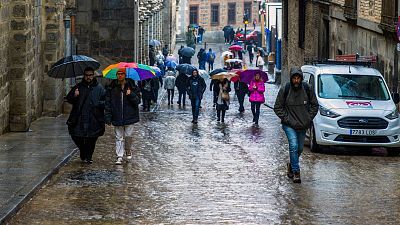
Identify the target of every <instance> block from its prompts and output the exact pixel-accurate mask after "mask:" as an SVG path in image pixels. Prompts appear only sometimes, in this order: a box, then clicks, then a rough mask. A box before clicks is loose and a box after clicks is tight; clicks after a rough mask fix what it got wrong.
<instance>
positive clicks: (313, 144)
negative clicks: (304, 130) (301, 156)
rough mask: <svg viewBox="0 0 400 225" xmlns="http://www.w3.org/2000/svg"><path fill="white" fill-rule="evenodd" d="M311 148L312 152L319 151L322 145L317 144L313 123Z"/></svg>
mask: <svg viewBox="0 0 400 225" xmlns="http://www.w3.org/2000/svg"><path fill="white" fill-rule="evenodd" d="M310 150H311V152H319V150H320V146H319V144H317V140H316V138H315V130H314V126H313V125H311V127H310Z"/></svg>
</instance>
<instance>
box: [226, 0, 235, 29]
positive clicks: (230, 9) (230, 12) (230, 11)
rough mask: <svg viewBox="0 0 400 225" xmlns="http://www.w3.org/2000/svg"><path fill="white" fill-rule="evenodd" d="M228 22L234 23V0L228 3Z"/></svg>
mask: <svg viewBox="0 0 400 225" xmlns="http://www.w3.org/2000/svg"><path fill="white" fill-rule="evenodd" d="M228 23H229V24H235V23H236V3H235V2H231V3H228Z"/></svg>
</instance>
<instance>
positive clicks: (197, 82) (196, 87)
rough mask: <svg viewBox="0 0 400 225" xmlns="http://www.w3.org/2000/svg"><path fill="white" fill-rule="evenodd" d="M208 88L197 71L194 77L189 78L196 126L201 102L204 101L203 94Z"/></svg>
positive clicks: (189, 89)
mask: <svg viewBox="0 0 400 225" xmlns="http://www.w3.org/2000/svg"><path fill="white" fill-rule="evenodd" d="M206 88H207V85H206V82H205V81H204V79H203V78H202V77H201V76H199V71H198V70H197V69H196V70H193V71H192V76H190V77H189V85H188V89H187V93H188V95H189V98H190V101H191V104H192V114H193V120H192V123H194V124H197V120H198V118H199V112H200V105H201V100H202V99H203V94H204V91H205V90H206Z"/></svg>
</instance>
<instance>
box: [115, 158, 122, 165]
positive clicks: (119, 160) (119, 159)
mask: <svg viewBox="0 0 400 225" xmlns="http://www.w3.org/2000/svg"><path fill="white" fill-rule="evenodd" d="M121 164H122V157H118V158H117V161H115V165H121Z"/></svg>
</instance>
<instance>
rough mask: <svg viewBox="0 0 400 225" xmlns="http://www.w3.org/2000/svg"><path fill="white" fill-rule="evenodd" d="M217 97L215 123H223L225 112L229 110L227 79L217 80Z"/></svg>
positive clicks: (228, 82) (228, 83) (228, 85)
mask: <svg viewBox="0 0 400 225" xmlns="http://www.w3.org/2000/svg"><path fill="white" fill-rule="evenodd" d="M216 83H218V89H219V92H218V95H217V105H216V107H215V108H216V109H217V121H218V122H219V121H221V122H222V123H224V122H225V112H226V110H228V109H229V103H230V100H229V92H230V91H231V82H230V81H229V80H228V79H226V78H225V79H223V80H218V81H217V82H216Z"/></svg>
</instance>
